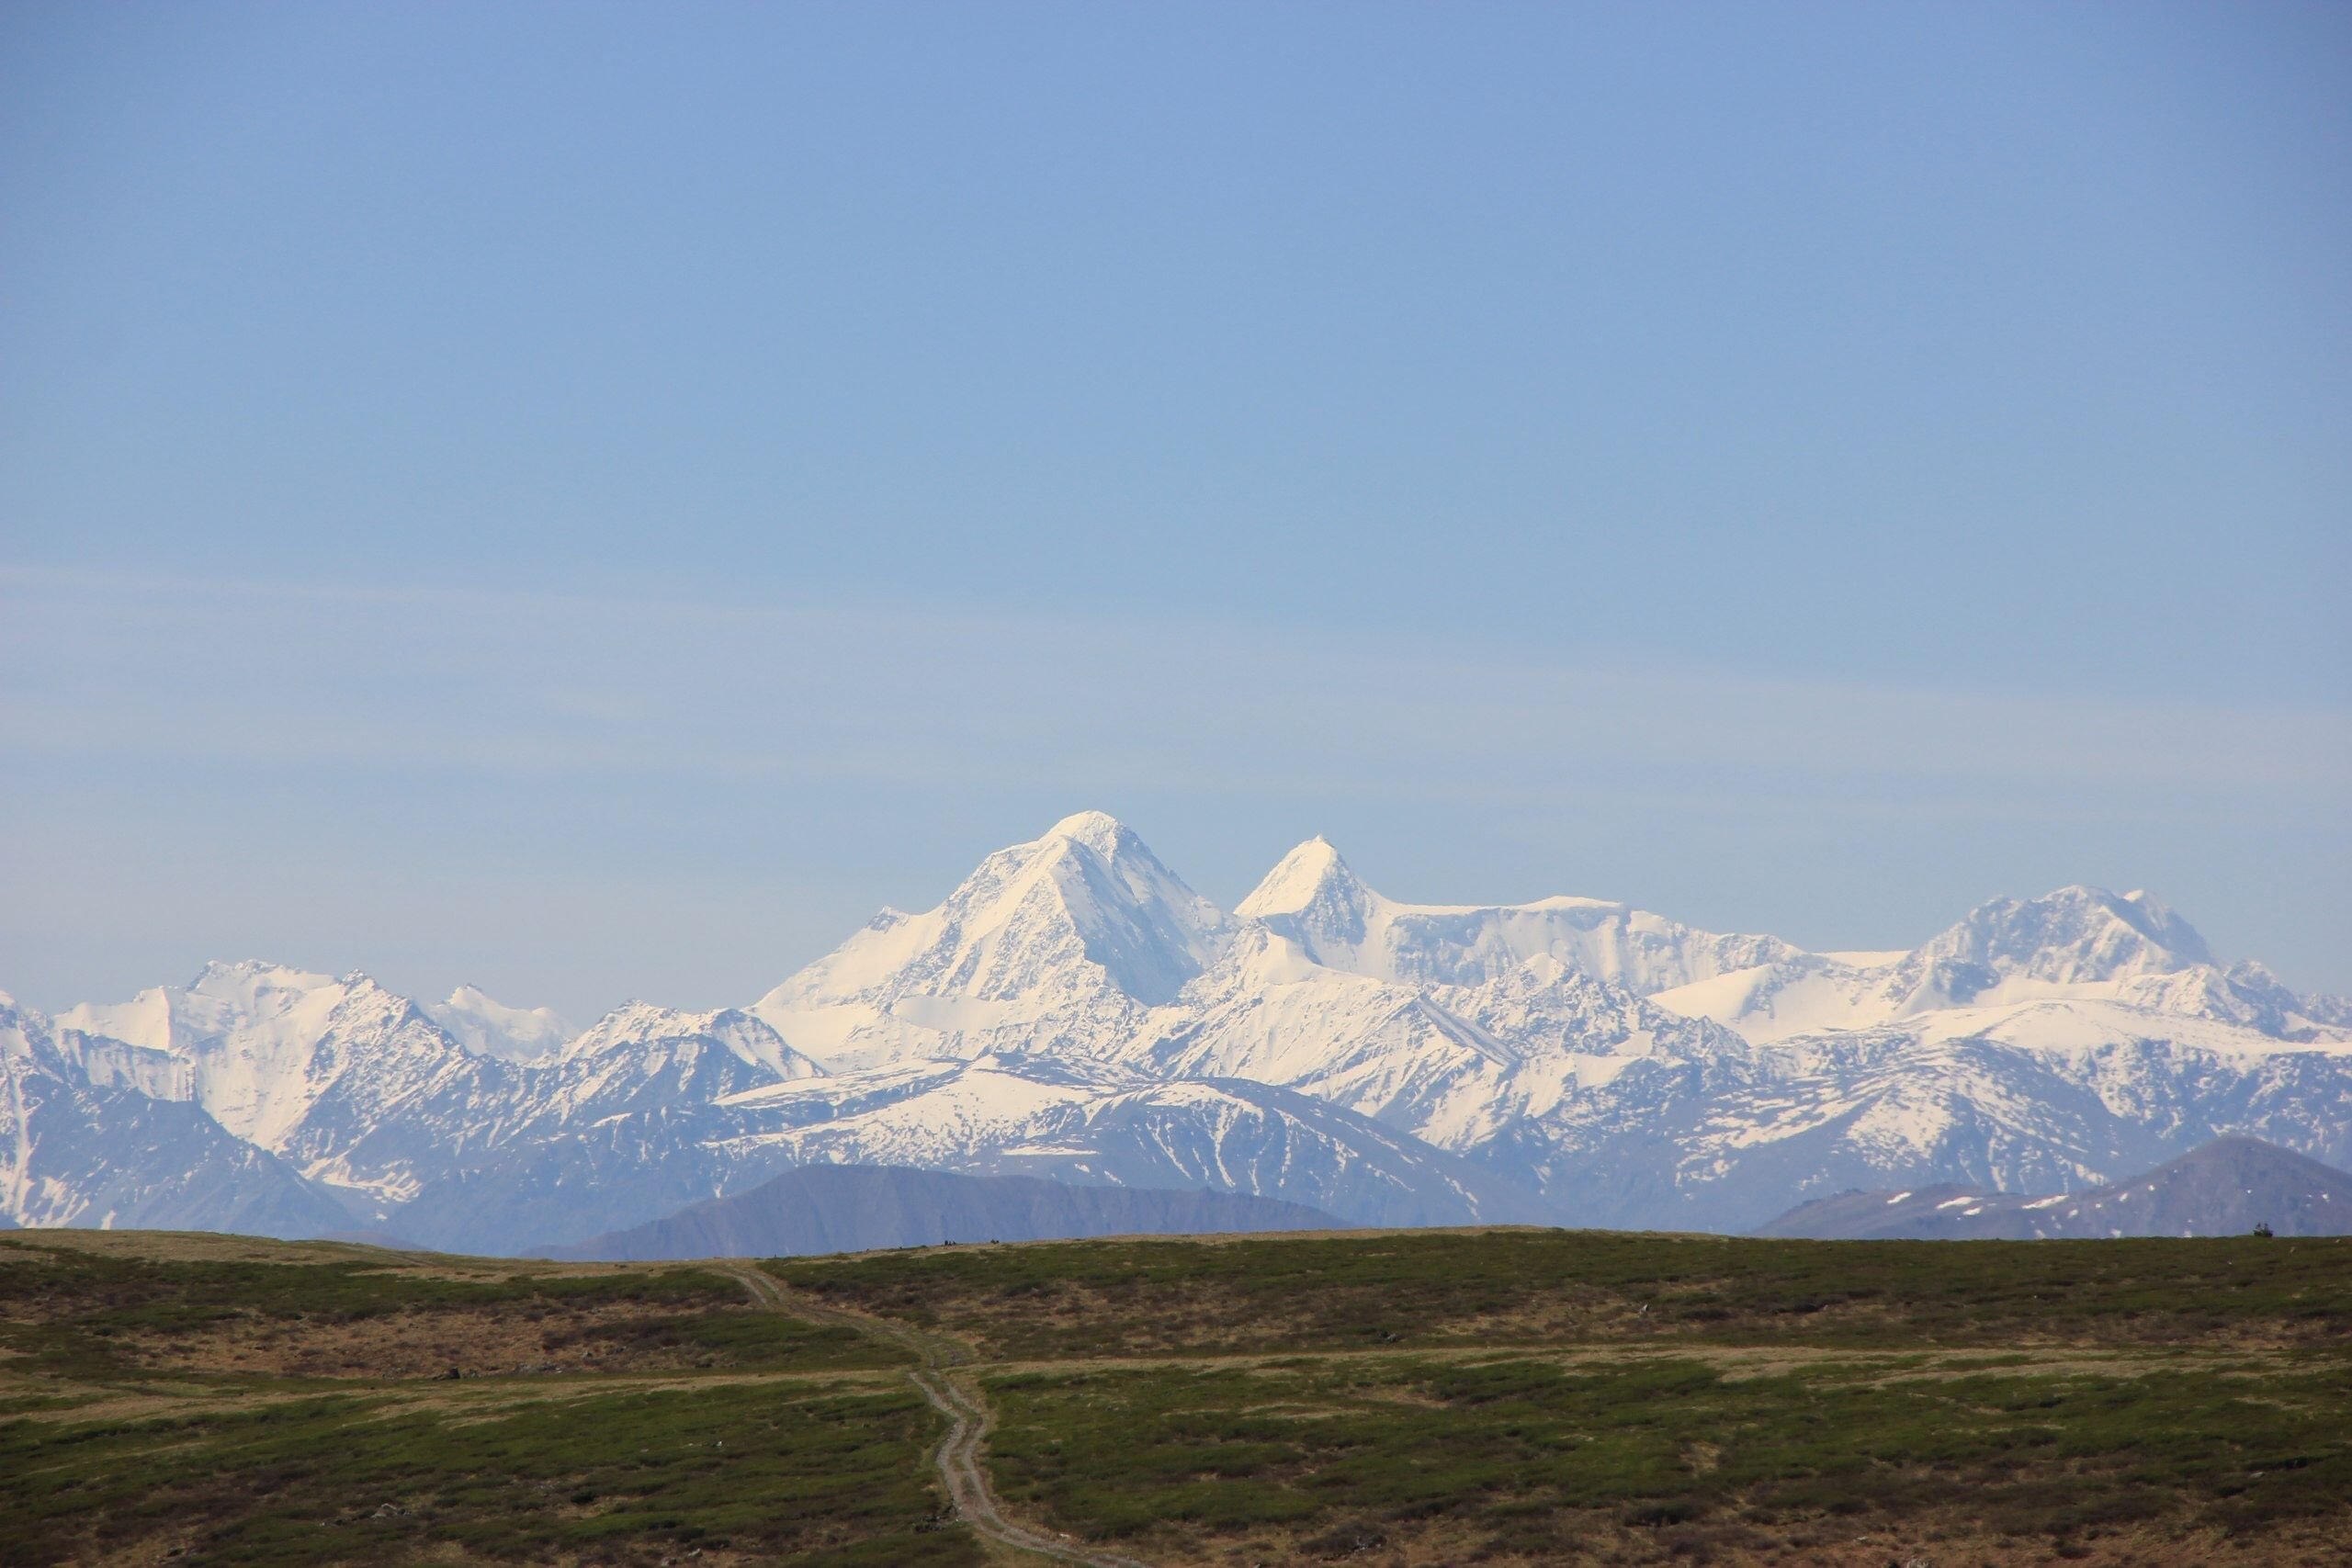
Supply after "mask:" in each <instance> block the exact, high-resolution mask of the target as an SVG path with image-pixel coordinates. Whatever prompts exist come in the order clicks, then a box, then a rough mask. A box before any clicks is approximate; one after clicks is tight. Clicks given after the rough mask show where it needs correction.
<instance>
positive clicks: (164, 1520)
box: [0, 1384, 978, 1568]
mask: <svg viewBox="0 0 2352 1568" xmlns="http://www.w3.org/2000/svg"><path fill="white" fill-rule="evenodd" d="M936 1427H937V1422H936V1419H935V1418H934V1416H933V1414H932V1412H931V1411H930V1410H929V1408H928V1407H927V1406H925V1405H924V1404H922V1401H921V1400H920V1398H918V1397H917V1396H916V1395H915V1394H914V1393H912V1392H911V1391H910V1390H908V1389H906V1388H904V1387H903V1386H897V1385H888V1386H885V1387H883V1388H881V1389H877V1390H872V1391H855V1392H838V1391H836V1392H823V1391H809V1390H806V1389H801V1390H796V1389H791V1388H788V1387H778V1386H775V1385H762V1384H748V1385H746V1384H720V1385H716V1386H711V1387H707V1388H695V1389H660V1390H646V1391H641V1392H608V1393H592V1394H588V1395H585V1396H583V1397H579V1398H564V1399H538V1400H532V1401H528V1402H525V1403H521V1404H515V1405H513V1406H510V1407H506V1408H497V1407H495V1406H493V1407H492V1408H489V1409H486V1410H473V1409H469V1408H467V1407H466V1406H464V1405H462V1404H456V1403H448V1402H443V1403H438V1404H434V1405H432V1406H428V1407H422V1408H420V1407H417V1406H413V1405H405V1404H399V1403H394V1402H389V1401H385V1400H381V1399H373V1398H369V1397H366V1396H334V1395H331V1396H326V1397H317V1398H308V1399H298V1400H294V1401H291V1402H288V1403H284V1404H266V1405H257V1406H254V1407H252V1408H247V1409H232V1410H228V1411H224V1412H220V1413H212V1414H206V1415H202V1416H191V1417H186V1418H179V1419H170V1420H156V1421H136V1422H125V1423H115V1422H90V1423H65V1424H59V1423H51V1422H45V1421H16V1422H7V1423H0V1561H5V1562H11V1563H34V1562H62V1561H66V1560H68V1559H69V1558H71V1557H73V1556H74V1555H77V1554H80V1553H83V1552H89V1551H106V1550H109V1549H113V1548H117V1547H119V1546H121V1545H123V1544H125V1543H128V1542H130V1541H137V1540H152V1539H162V1540H175V1541H177V1542H180V1543H182V1544H185V1545H187V1546H188V1547H189V1548H191V1549H192V1551H193V1552H194V1553H195V1555H196V1556H197V1557H198V1559H200V1560H201V1561H204V1562H216V1563H238V1564H252V1565H254V1568H260V1565H264V1564H288V1565H291V1564H304V1563H314V1562H323V1561H337V1562H396V1561H401V1560H404V1559H406V1558H409V1557H411V1556H413V1555H418V1554H422V1553H424V1552H426V1551H429V1550H431V1549H433V1548H436V1547H439V1548H456V1549H458V1550H459V1551H462V1552H463V1553H465V1554H466V1555H467V1556H469V1557H475V1558H481V1559H486V1560H497V1561H506V1562H545V1561H548V1560H550V1559H551V1558H554V1557H557V1556H561V1555H570V1556H578V1557H581V1558H582V1559H585V1560H587V1561H592V1562H593V1561H610V1562H636V1561H646V1560H650V1559H654V1558H658V1557H660V1556H662V1555H664V1554H666V1553H667V1552H669V1551H675V1550H683V1549H695V1548H700V1549H705V1550H707V1551H709V1552H711V1553H713V1554H717V1553H720V1552H732V1553H736V1554H748V1555H756V1556H758V1557H761V1558H763V1559H767V1558H781V1559H783V1560H786V1561H809V1562H818V1561H821V1562H840V1563H851V1562H870V1563H877V1564H888V1563H902V1562H903V1563H940V1564H955V1563H969V1562H977V1561H978V1553H977V1551H975V1549H974V1547H973V1545H972V1543H971V1541H970V1540H969V1538H968V1537H967V1536H966V1535H964V1534H963V1532H961V1531H960V1530H952V1529H951V1530H941V1529H936V1528H935V1523H934V1521H935V1517H936V1516H937V1514H938V1510H939V1507H940V1503H939V1499H938V1497H937V1496H936V1495H935V1494H934V1492H933V1487H932V1486H931V1485H930V1483H929V1481H930V1478H929V1474H928V1472H927V1470H926V1467H925V1462H924V1461H925V1454H926V1451H927V1449H928V1447H929V1446H930V1444H931V1443H932V1441H933V1438H934V1436H935V1432H936Z"/></svg>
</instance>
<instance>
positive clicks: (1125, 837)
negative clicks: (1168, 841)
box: [1037, 811, 1149, 858]
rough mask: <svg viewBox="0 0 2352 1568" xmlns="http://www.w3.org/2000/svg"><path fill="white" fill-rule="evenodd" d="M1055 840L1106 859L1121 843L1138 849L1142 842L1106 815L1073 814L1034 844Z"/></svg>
mask: <svg viewBox="0 0 2352 1568" xmlns="http://www.w3.org/2000/svg"><path fill="white" fill-rule="evenodd" d="M1054 839H1068V840H1070V841H1071V842H1073V843H1080V844H1084V845H1085V846H1086V847H1087V848H1088V849H1090V850H1092V851H1093V852H1095V853H1096V854H1098V855H1103V856H1104V857H1106V858H1107V857H1109V856H1112V855H1115V854H1117V853H1118V852H1119V848H1120V845H1121V844H1122V842H1132V843H1135V844H1138V845H1140V844H1141V843H1142V841H1143V840H1140V839H1137V838H1136V832H1135V829H1132V828H1130V827H1128V826H1127V825H1126V824H1125V823H1124V822H1122V821H1120V820H1119V819H1118V818H1115V817H1114V816H1112V815H1111V814H1110V813H1109V812H1107V811H1073V812H1071V813H1070V814H1069V816H1067V817H1065V818H1062V819H1061V820H1060V821H1058V822H1057V823H1055V824H1054V825H1053V826H1052V827H1050V828H1048V829H1046V832H1045V836H1044V837H1043V838H1041V839H1039V840H1037V841H1038V842H1039V843H1045V842H1046V841H1047V840H1054ZM1146 853H1149V851H1146Z"/></svg>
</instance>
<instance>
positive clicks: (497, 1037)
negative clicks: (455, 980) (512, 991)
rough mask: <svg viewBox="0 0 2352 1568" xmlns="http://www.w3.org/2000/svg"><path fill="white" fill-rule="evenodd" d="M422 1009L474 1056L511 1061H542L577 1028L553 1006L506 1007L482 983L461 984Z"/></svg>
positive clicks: (561, 1047)
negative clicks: (438, 1000)
mask: <svg viewBox="0 0 2352 1568" xmlns="http://www.w3.org/2000/svg"><path fill="white" fill-rule="evenodd" d="M423 1010H424V1015H425V1016H426V1017H427V1018H430V1019H431V1020H432V1021H434V1022H435V1023H437V1024H439V1025H440V1026H441V1027H442V1028H443V1029H445V1030H447V1031H448V1032H449V1033H450V1034H451V1035H452V1036H453V1037H454V1038H455V1039H456V1040H457V1042H458V1043H459V1044H460V1045H463V1046H464V1047H465V1048H466V1049H467V1050H469V1051H471V1052H472V1053H473V1054H474V1055H477V1056H497V1057H500V1058H502V1059H503V1060H505V1061H509V1062H537V1061H544V1060H545V1059H547V1058H548V1057H549V1056H552V1055H555V1054H556V1053H557V1052H559V1051H560V1050H562V1049H563V1046H564V1043H565V1042H566V1041H568V1040H570V1039H571V1037H572V1035H573V1033H574V1032H575V1031H574V1030H573V1029H572V1027H571V1025H570V1024H569V1023H566V1022H565V1021H563V1020H562V1019H561V1018H560V1017H558V1016H557V1015H556V1012H555V1010H554V1009H552V1008H543V1007H542V1008H515V1007H508V1006H507V1005H506V1004H505V1003H503V1002H502V1001H500V1000H498V999H497V998H495V997H492V995H490V993H488V992H487V991H484V990H483V989H482V988H481V987H480V986H460V987H458V988H457V989H456V990H454V991H452V992H450V993H449V999H448V1000H447V1001H445V1002H433V1003H427V1004H425V1005H424V1009H423Z"/></svg>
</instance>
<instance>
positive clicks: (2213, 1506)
mask: <svg viewBox="0 0 2352 1568" xmlns="http://www.w3.org/2000/svg"><path fill="white" fill-rule="evenodd" d="M764 1267H765V1269H766V1271H767V1273H768V1274H769V1275H770V1276H772V1277H773V1278H774V1279H775V1280H776V1281H778V1282H780V1283H781V1284H782V1285H783V1286H784V1287H785V1288H786V1289H785V1292H784V1296H783V1298H782V1299H783V1301H784V1304H785V1308H786V1310H784V1311H776V1310H773V1306H774V1301H773V1291H772V1288H771V1289H770V1290H767V1291H762V1292H752V1291H747V1290H746V1288H745V1284H744V1280H743V1278H742V1270H741V1266H740V1265H680V1264H629V1265H582V1264H548V1263H529V1262H515V1261H511V1260H490V1259H479V1258H448V1257H441V1256H436V1255H427V1254H401V1253H390V1252H381V1251H375V1250H371V1249H368V1248H364V1247H345V1246H339V1245H332V1244H303V1245H288V1244H280V1243H266V1242H248V1241H244V1240H241V1239H237V1238H230V1237H217V1236H193V1235H157V1234H146V1235H140V1234H130V1233H124V1234H106V1233H87V1232H84V1233H71V1232H38V1233H21V1232H20V1233H16V1234H13V1235H7V1236H6V1237H0V1561H6V1562H9V1563H12V1564H13V1563H17V1562H24V1563H28V1564H30V1563H64V1562H74V1563H85V1562H86V1563H130V1562H165V1561H169V1562H174V1563H183V1562H217V1563H229V1562H236V1563H296V1562H301V1563H311V1562H458V1563H463V1562H577V1563H616V1564H617V1563H629V1564H635V1563H647V1564H652V1563H660V1562H674V1563H680V1564H683V1563H686V1562H695V1563H697V1564H702V1563H726V1562H777V1561H784V1562H843V1563H852V1562H875V1563H956V1562H989V1561H1001V1562H1011V1561H1015V1560H1017V1556H1018V1554H1015V1553H1012V1552H1011V1551H1008V1550H1006V1549H1004V1548H1002V1547H1001V1546H999V1545H996V1544H993V1543H990V1542H987V1541H983V1540H980V1539H978V1538H977V1537H976V1536H974V1535H973V1534H972V1533H971V1532H970V1531H969V1530H968V1529H965V1528H964V1527H963V1526H962V1525H960V1524H958V1523H957V1522H956V1521H955V1520H954V1519H953V1517H951V1516H950V1515H949V1514H948V1512H947V1506H946V1503H945V1499H944V1493H943V1491H942V1489H941V1487H940V1486H939V1484H938V1478H937V1475H936V1472H934V1471H933V1468H932V1462H931V1455H932V1452H933V1449H934V1448H935V1446H936V1444H937V1442H938V1440H939V1438H940V1437H941V1435H942V1433H943V1431H944V1424H943V1422H942V1419H941V1417H940V1416H938V1414H937V1413H936V1412H935V1411H934V1410H933V1408H932V1407H931V1406H930V1405H929V1404H925V1403H924V1402H923V1400H922V1397H921V1395H920V1394H919V1393H918V1392H917V1390H916V1389H915V1387H914V1386H913V1385H912V1384H911V1383H910V1381H909V1378H908V1372H909V1371H910V1369H911V1368H912V1367H914V1366H915V1365H916V1364H917V1363H918V1361H919V1360H923V1359H928V1360H929V1361H930V1362H931V1364H933V1366H934V1367H944V1368H945V1369H946V1374H945V1375H951V1376H952V1377H954V1378H955V1379H956V1380H957V1381H958V1382H960V1383H961V1384H962V1385H963V1386H964V1387H965V1388H967V1389H968V1390H969V1391H971V1392H973V1393H977V1394H978V1395H980V1396H981V1397H983V1398H984V1399H985V1400H986V1402H987V1404H989V1407H990V1408H991V1409H992V1411H993V1414H994V1417H995V1420H994V1425H993V1427H992V1428H991V1429H990V1431H989V1434H988V1443H987V1450H986V1458H987V1461H988V1467H989V1476H990V1479H991V1481H992V1483H993V1486H994V1489H995V1491H996V1493H997V1495H998V1497H999V1499H1000V1500H1001V1504H1002V1506H1003V1508H1004V1511H1005V1513H1006V1514H1007V1515H1008V1517H1012V1518H1013V1519H1016V1520H1021V1521H1023V1522H1025V1523H1027V1524H1028V1525H1030V1526H1032V1527H1034V1528H1035V1529H1041V1530H1043V1531H1045V1532H1046V1533H1047V1534H1048V1535H1067V1536H1069V1537H1070V1538H1072V1539H1073V1540H1079V1541H1086V1542H1091V1543H1093V1545H1094V1546H1095V1548H1097V1549H1099V1550H1101V1551H1105V1552H1110V1553H1116V1554H1118V1555H1120V1556H1123V1557H1128V1558H1133V1559H1135V1560H1138V1561H1141V1562H1150V1563H1167V1564H1199V1565H1208V1564H1217V1565H1223V1564H1237V1565H1238V1564H1243V1563H1250V1562H1261V1563H1272V1562H1317V1561H1334V1562H1337V1561H1345V1562H1353V1563H1363V1564H1392V1565H1397V1568H1405V1565H1422V1564H1437V1563H1456V1562H1487V1563H1496V1564H1506V1565H1508V1564H1532V1563H1539V1562H1541V1563H1551V1562H1589V1563H1640V1562H1790V1563H1796V1562H1836V1563H1849V1564H1868V1565H1869V1568H1882V1565H1883V1564H1886V1563H1890V1562H1891V1563H1894V1564H1897V1565H1899V1568H1910V1565H1913V1564H1922V1563H1924V1564H1928V1565H1931V1568H1950V1565H1954V1564H2008V1563H2022V1562H2048V1561H2051V1560H2052V1559H2053V1558H2054V1559H2060V1560H2079V1561H2086V1562H2103V1563H2118V1564H2120V1563H2141V1564H2150V1565H2154V1564H2160V1563H2167V1562H2185V1561H2200V1562H2245V1563H2264V1564H2267V1563H2306V1562H2308V1563H2314V1564H2316V1563H2324V1562H2341V1561H2342V1546H2341V1543H2342V1542H2343V1541H2344V1540H2347V1539H2352V1423H2347V1422H2346V1420H2345V1418H2344V1412H2345V1411H2346V1410H2347V1409H2352V1238H2332V1239H2308V1238H2302V1239H2289V1238H2279V1237H2273V1238H2258V1237H2243V1238H2231V1239H2205V1240H2165V1239H2151V1240H2120V1241H2107V1242H2039V1243H2011V1242H1983V1243H1917V1242H1884V1243H1879V1242H1808V1241H1791V1240H1770V1241H1767V1240H1753V1239H1747V1240H1733V1239H1723V1238H1708V1237H1694V1236H1668V1235H1624V1234H1612V1233H1595V1232H1585V1233H1567V1232H1555V1231H1542V1230H1501V1231H1487V1232H1388V1233H1351V1234H1335V1235H1283V1236H1267V1237H1257V1238H1208V1239H1201V1240H1186V1239H1169V1238H1152V1239H1136V1240H1112V1241H1087V1242H1052V1243H1035V1244H1026V1245H1021V1246H1003V1247H987V1246H975V1247H933V1248H920V1249H909V1250H905V1251H899V1252H890V1253H873V1254H865V1255H860V1256H855V1257H844V1258H796V1259H786V1260H778V1261H775V1262H771V1263H769V1264H767V1265H765V1266H764ZM762 1298H769V1299H768V1300H767V1303H766V1304H765V1305H763V1299H762ZM453 1373H455V1374H456V1375H454V1376H453V1375H452V1374H453Z"/></svg>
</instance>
